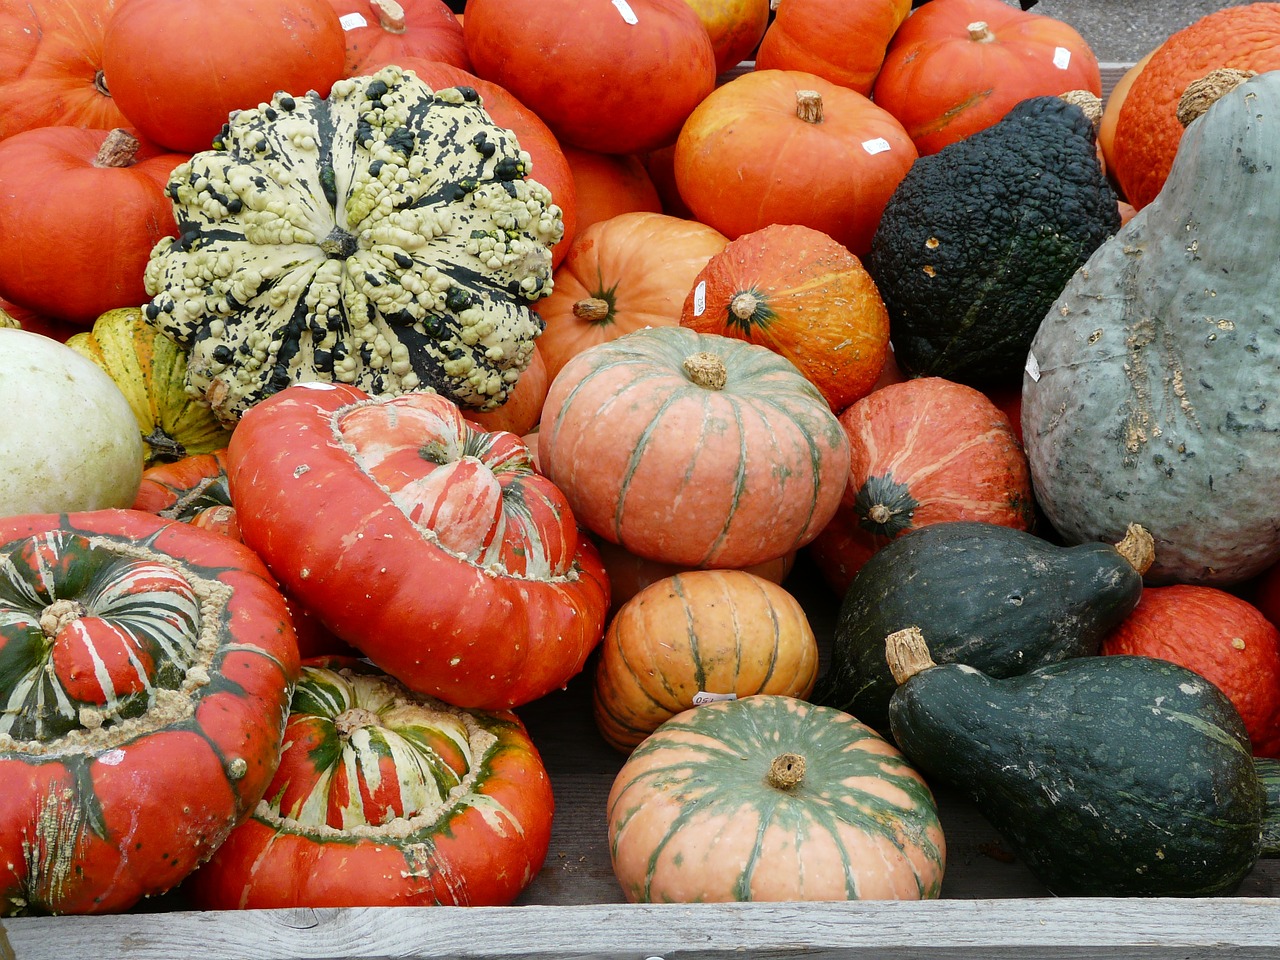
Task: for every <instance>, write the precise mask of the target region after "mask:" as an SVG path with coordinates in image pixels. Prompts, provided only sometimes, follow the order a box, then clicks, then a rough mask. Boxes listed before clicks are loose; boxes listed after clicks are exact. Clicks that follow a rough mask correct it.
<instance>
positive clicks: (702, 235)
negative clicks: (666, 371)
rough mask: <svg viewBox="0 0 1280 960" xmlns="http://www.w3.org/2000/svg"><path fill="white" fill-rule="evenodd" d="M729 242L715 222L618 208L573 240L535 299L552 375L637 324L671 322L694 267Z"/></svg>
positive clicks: (541, 346) (541, 347) (540, 341)
mask: <svg viewBox="0 0 1280 960" xmlns="http://www.w3.org/2000/svg"><path fill="white" fill-rule="evenodd" d="M728 242H729V240H728V238H726V237H725V236H724V235H723V234H722V233H720V232H719V231H717V230H716V229H715V228H713V227H709V226H707V225H706V224H704V223H699V222H697V221H696V220H684V219H681V218H679V217H670V216H667V215H666V214H662V213H647V212H635V213H623V214H619V215H618V216H616V217H611V218H610V219H608V220H601V221H598V222H596V223H593V224H592V225H591V226H589V227H587V228H586V229H585V230H582V231H580V232H579V233H578V235H577V236H576V237H574V240H573V243H572V244H571V245H570V247H569V252H568V253H567V254H566V256H565V259H564V261H563V262H562V263H561V264H560V266H559V267H557V268H556V272H555V275H554V277H553V279H554V283H555V286H554V289H553V290H552V291H551V293H550V294H548V295H547V296H545V297H543V298H542V299H541V300H539V301H538V302H537V303H535V304H533V309H534V310H536V311H537V313H538V315H539V316H541V317H542V319H543V320H545V321H546V323H547V326H546V329H545V330H543V332H542V336H541V337H539V338H538V349H539V350H541V351H542V358H543V360H545V361H546V364H547V373H548V375H549V376H550V377H551V379H552V380H554V379H555V378H556V375H557V374H559V372H560V369H561V368H562V367H563V366H564V365H565V364H566V363H567V362H568V361H569V359H570V358H571V357H573V356H574V355H576V354H578V353H580V352H581V351H583V350H585V349H586V348H587V347H590V346H594V345H596V344H600V343H605V342H607V341H609V340H613V339H615V338H617V337H620V336H622V335H623V334H626V333H631V332H632V331H634V330H639V329H641V328H642V327H658V326H676V325H677V324H679V322H680V309H681V307H682V306H683V304H684V299H685V296H686V295H687V294H688V293H689V291H690V290H691V289H692V288H693V282H694V278H695V277H697V275H698V271H699V270H701V269H702V268H703V267H704V266H706V264H707V261H708V260H710V259H711V258H712V257H713V256H715V254H717V253H719V252H720V251H721V250H723V249H724V247H725V244H727V243H728Z"/></svg>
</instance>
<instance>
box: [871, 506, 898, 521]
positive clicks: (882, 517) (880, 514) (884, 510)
mask: <svg viewBox="0 0 1280 960" xmlns="http://www.w3.org/2000/svg"><path fill="white" fill-rule="evenodd" d="M867 519H868V520H870V521H871V522H872V523H878V524H885V523H888V522H889V521H890V520H892V519H893V511H892V510H890V509H889V508H888V507H887V506H885V505H884V504H883V503H875V504H872V505H871V509H870V510H868V511H867Z"/></svg>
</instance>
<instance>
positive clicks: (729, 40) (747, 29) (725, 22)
mask: <svg viewBox="0 0 1280 960" xmlns="http://www.w3.org/2000/svg"><path fill="white" fill-rule="evenodd" d="M686 2H687V3H688V4H689V6H691V7H693V10H694V12H695V13H696V14H697V15H698V18H699V19H700V20H701V21H702V25H703V26H704V27H706V28H707V35H708V36H710V37H711V48H712V49H713V50H714V51H715V54H716V73H724V72H725V71H726V70H730V69H732V68H733V67H736V66H737V65H738V64H739V63H741V62H742V61H743V59H745V58H746V57H749V56H751V52H752V51H753V50H755V49H756V47H757V46H759V44H760V38H761V37H763V36H764V31H765V28H766V27H768V25H769V12H770V7H771V6H773V4H771V3H770V2H769V0H686Z"/></svg>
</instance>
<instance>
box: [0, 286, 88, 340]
mask: <svg viewBox="0 0 1280 960" xmlns="http://www.w3.org/2000/svg"><path fill="white" fill-rule="evenodd" d="M0 310H2V311H4V313H5V315H6V316H7V317H8V318H9V322H8V323H7V324H6V325H7V326H10V327H18V328H19V329H22V330H28V331H30V332H31V333H38V334H40V335H41V336H45V337H48V338H49V339H50V340H57V341H58V342H59V343H66V342H67V341H68V340H70V339H71V338H72V337H73V336H75V335H76V334H77V333H81V332H82V331H83V330H84V328H83V327H82V326H80V325H79V324H70V323H67V322H65V321H63V320H54V319H53V318H52V317H42V316H41V315H40V314H38V313H36V312H35V311H34V310H29V309H28V308H26V307H23V306H19V305H18V304H16V303H14V302H13V301H11V300H6V299H4V298H3V297H0Z"/></svg>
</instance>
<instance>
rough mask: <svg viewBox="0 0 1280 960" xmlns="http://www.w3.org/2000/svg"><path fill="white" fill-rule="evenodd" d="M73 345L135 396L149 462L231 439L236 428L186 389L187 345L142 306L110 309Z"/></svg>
mask: <svg viewBox="0 0 1280 960" xmlns="http://www.w3.org/2000/svg"><path fill="white" fill-rule="evenodd" d="M67 346H69V347H70V348H71V349H72V350H75V351H76V352H77V353H81V354H83V355H84V356H86V357H88V358H89V359H90V360H92V361H93V362H94V363H96V364H97V365H98V366H100V367H102V369H103V370H105V371H106V372H107V375H108V376H110V377H111V379H112V380H113V381H115V384H116V386H118V387H119V388H120V392H121V393H123V394H124V395H125V398H126V399H127V400H128V401H129V406H130V407H131V408H132V409H133V415H134V418H135V419H136V420H137V421H138V429H139V430H140V431H141V432H142V441H143V443H144V444H145V445H146V446H145V448H144V454H143V456H144V457H145V461H146V466H151V465H153V464H156V463H162V462H169V463H172V462H173V461H175V460H181V459H183V458H184V457H187V456H190V455H192V454H200V453H211V452H212V451H215V450H218V449H220V448H222V447H225V446H226V445H227V440H228V439H229V438H230V436H231V431H229V430H227V429H226V428H225V427H223V426H222V424H220V423H219V422H218V420H217V418H216V417H214V415H213V413H212V412H211V411H210V410H209V408H208V406H206V405H205V404H203V403H201V402H200V401H198V400H197V399H195V398H194V397H192V396H190V395H189V394H188V393H187V392H186V371H187V355H186V351H184V350H182V349H181V348H180V347H179V346H178V345H177V344H176V343H174V342H173V341H172V340H171V339H169V337H167V336H165V335H164V334H163V333H161V332H160V331H158V330H157V329H156V328H155V327H153V326H152V325H151V324H149V323H147V321H146V319H145V318H144V317H143V315H142V310H141V309H139V308H138V307H121V308H120V309H118V310H108V311H107V312H106V313H104V314H102V316H100V317H98V319H97V320H95V321H94V323H93V328H92V329H91V330H87V331H84V332H82V333H77V334H76V335H75V336H73V337H71V338H70V339H69V340H68V341H67Z"/></svg>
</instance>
